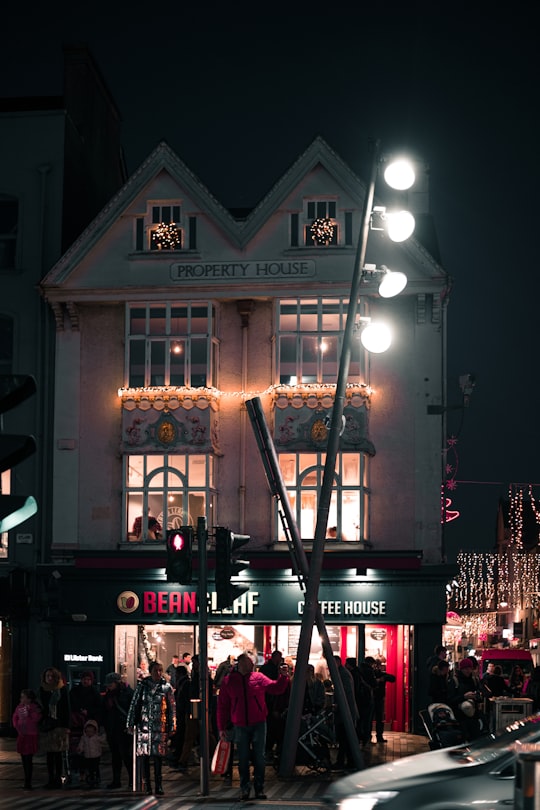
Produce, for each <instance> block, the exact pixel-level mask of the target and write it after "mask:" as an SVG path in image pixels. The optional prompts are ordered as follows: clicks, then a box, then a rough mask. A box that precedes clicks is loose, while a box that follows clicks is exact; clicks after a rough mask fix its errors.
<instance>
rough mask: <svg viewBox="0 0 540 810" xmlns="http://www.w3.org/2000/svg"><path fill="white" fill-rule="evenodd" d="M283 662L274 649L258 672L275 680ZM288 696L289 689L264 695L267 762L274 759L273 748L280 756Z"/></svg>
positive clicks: (277, 756) (277, 755)
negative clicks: (266, 717)
mask: <svg viewBox="0 0 540 810" xmlns="http://www.w3.org/2000/svg"><path fill="white" fill-rule="evenodd" d="M284 663H285V662H284V661H283V654H282V653H281V652H280V651H279V650H274V651H273V653H272V655H271V656H270V658H269V659H268V661H267V662H266V663H265V664H263V665H262V667H260V668H259V672H262V674H263V675H266V677H267V678H270V680H272V681H275V680H276V679H277V678H278V677H279V673H280V668H281V667H282V666H283V665H284ZM289 697H290V690H289V689H286V690H285V691H284V692H283V693H282V694H280V695H271V694H269V693H268V692H267V693H266V695H265V700H266V706H267V708H268V719H267V721H266V750H265V754H266V757H267V758H268V761H269V762H272V761H273V759H274V748H275V756H276V759H279V757H280V756H281V747H282V743H283V737H284V735H285V712H286V711H287V708H288V706H289Z"/></svg>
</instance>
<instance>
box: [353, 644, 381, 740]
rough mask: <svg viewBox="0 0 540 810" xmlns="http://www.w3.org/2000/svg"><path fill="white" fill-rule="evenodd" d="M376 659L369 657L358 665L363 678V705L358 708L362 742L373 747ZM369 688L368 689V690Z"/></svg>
mask: <svg viewBox="0 0 540 810" xmlns="http://www.w3.org/2000/svg"><path fill="white" fill-rule="evenodd" d="M374 663H375V659H374V658H373V657H372V656H371V655H368V656H367V657H366V658H365V659H364V661H362V662H361V663H360V664H359V665H358V669H359V671H360V678H361V690H362V703H361V705H360V706H359V707H358V709H359V712H360V719H359V727H360V742H361V743H362V744H363V745H371V742H372V741H371V731H372V727H373V717H374V714H375V698H374V694H375V687H376V686H377V682H376V680H375V673H374V672H373V664H374ZM366 687H367V688H366Z"/></svg>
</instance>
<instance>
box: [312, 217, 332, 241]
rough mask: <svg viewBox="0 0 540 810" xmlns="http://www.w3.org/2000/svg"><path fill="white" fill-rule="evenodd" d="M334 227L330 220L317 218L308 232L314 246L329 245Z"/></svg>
mask: <svg viewBox="0 0 540 810" xmlns="http://www.w3.org/2000/svg"><path fill="white" fill-rule="evenodd" d="M335 227H336V226H335V225H334V223H333V222H332V220H331V219H328V218H326V217H318V218H317V219H314V220H313V222H312V223H311V225H310V228H309V232H310V234H311V238H312V239H313V241H314V242H315V244H316V245H329V244H330V242H331V241H332V239H333V238H334V230H335Z"/></svg>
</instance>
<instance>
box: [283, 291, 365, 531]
mask: <svg viewBox="0 0 540 810" xmlns="http://www.w3.org/2000/svg"><path fill="white" fill-rule="evenodd" d="M347 308H348V299H346V298H290V299H282V300H280V301H279V303H278V307H277V340H276V349H277V358H276V368H277V380H278V385H280V386H287V388H288V389H289V392H290V393H291V389H292V394H293V395H295V396H294V399H296V400H297V402H296V405H295V406H294V407H293V411H295V412H296V413H295V414H294V415H293V416H291V418H292V419H293V420H294V421H295V423H296V424H298V425H300V424H302V425H303V429H304V433H305V435H306V436H309V438H307V439H305V440H306V441H310V440H311V441H312V444H313V445H317V448H315V446H314V449H313V452H302V449H298V451H297V452H294V453H293V452H288V447H287V445H289V446H291V445H294V444H295V441H296V440H297V438H298V436H297V435H292V437H289V436H288V435H287V424H286V423H284V422H283V417H281V422H280V420H278V417H277V416H276V420H277V421H276V424H275V430H276V437H277V449H278V457H279V463H280V466H281V471H282V474H283V478H284V481H285V485H286V487H287V490H288V494H289V498H290V502H291V506H292V508H293V510H294V511H295V512H296V522H297V525H298V527H299V528H300V531H301V536H302V538H303V539H305V540H309V539H313V535H314V532H315V525H316V520H317V504H318V501H319V494H320V488H321V485H322V480H323V472H324V464H325V458H326V455H325V453H324V447H325V443H326V441H327V434H328V429H327V427H326V422H325V419H324V417H325V416H326V417H327V416H329V411H327V410H324V409H319V407H318V406H316V403H317V402H318V401H319V399H318V398H321V397H322V398H324V399H328V398H329V397H330V398H333V396H334V393H335V384H336V380H337V376H338V369H339V362H340V359H341V350H342V341H343V335H344V330H345V323H346V319H347ZM364 364H365V352H364V351H363V349H362V348H361V345H360V341H356V340H355V341H354V344H353V345H352V346H351V360H350V366H349V381H350V382H351V383H357V384H358V385H359V387H361V386H362V384H364V382H365V380H366V369H365V367H364ZM296 392H298V395H297V396H296ZM308 399H309V400H311V405H308V404H307V400H308ZM300 404H302V413H304V411H309V414H306V415H301V411H300V408H299V406H300ZM281 407H282V406H280V405H279V403H278V409H279V408H281ZM326 407H328V406H326ZM352 410H353V411H354V412H355V413H358V414H360V413H361V411H363V410H364V409H363V408H358V409H356V408H353V409H352ZM282 413H286V412H285V411H283V412H282ZM319 414H320V415H319ZM323 414H324V416H323ZM356 418H361V417H356V416H354V417H353V420H354V419H356ZM366 424H367V423H366ZM280 425H281V427H280ZM318 428H320V430H321V431H322V433H317V429H318ZM280 430H283V431H284V432H283V433H281V435H279V432H280ZM294 433H295V431H294V429H293V430H292V434H294ZM289 438H291V441H289ZM365 438H366V440H367V439H368V436H367V432H366V434H365ZM359 447H360V448H361V449H359ZM370 447H371V445H370V442H369V441H368V440H367V441H366V443H365V444H362V445H358V446H356V447H355V449H351V450H347V449H342V451H341V452H339V453H338V457H337V462H336V472H335V477H334V481H333V490H332V496H331V506H330V516H329V520H328V526H329V527H330V528H332V529H333V530H334V531H333V532H331V533H330V535H329V537H328V539H329V540H336V541H338V542H339V541H351V542H363V543H366V544H368V543H369V537H368V526H369V489H368V486H367V480H368V461H369V455H370V453H371V452H374V451H372V450H370ZM364 448H365V451H364ZM295 450H296V448H295ZM276 525H277V526H280V523H279V521H276ZM278 539H279V540H285V539H286V538H285V536H284V535H283V532H282V530H281V528H280V529H279V534H278Z"/></svg>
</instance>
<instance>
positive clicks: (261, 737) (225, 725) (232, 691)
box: [217, 653, 289, 801]
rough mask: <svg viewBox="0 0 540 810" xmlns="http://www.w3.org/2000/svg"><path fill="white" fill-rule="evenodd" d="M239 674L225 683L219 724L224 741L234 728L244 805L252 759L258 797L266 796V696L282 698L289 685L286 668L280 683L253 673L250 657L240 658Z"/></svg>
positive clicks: (279, 680)
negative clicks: (268, 694)
mask: <svg viewBox="0 0 540 810" xmlns="http://www.w3.org/2000/svg"><path fill="white" fill-rule="evenodd" d="M237 667H238V669H237V670H233V671H232V672H231V673H230V675H227V677H226V678H225V679H224V680H223V683H222V684H221V689H220V691H219V696H218V705H217V724H218V730H219V736H220V739H222V740H227V739H228V738H229V732H230V724H231V723H232V724H233V726H234V739H235V742H236V748H237V751H238V771H239V774H240V791H241V798H242V801H248V799H249V795H250V791H251V781H250V774H249V767H250V758H251V757H253V766H254V783H255V796H256V798H257V799H260V800H263V801H264V799H266V796H265V795H264V775H265V767H266V762H265V756H264V751H265V742H266V718H267V716H268V708H267V706H266V701H265V699H264V697H265V694H266V693H267V692H270V693H271V694H273V695H280V694H282V693H283V692H285V690H286V689H287V687H288V685H289V677H288V675H287V674H286V673H285V670H286V669H287V672H288V667H286V666H285V665H283V666H282V667H281V671H280V673H279V675H278V678H277V680H272V679H271V678H268V677H267V676H266V675H264V673H262V672H254V671H253V660H252V658H251V657H250V656H249V655H248V654H247V653H242V654H241V655H239V656H238V663H237Z"/></svg>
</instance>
